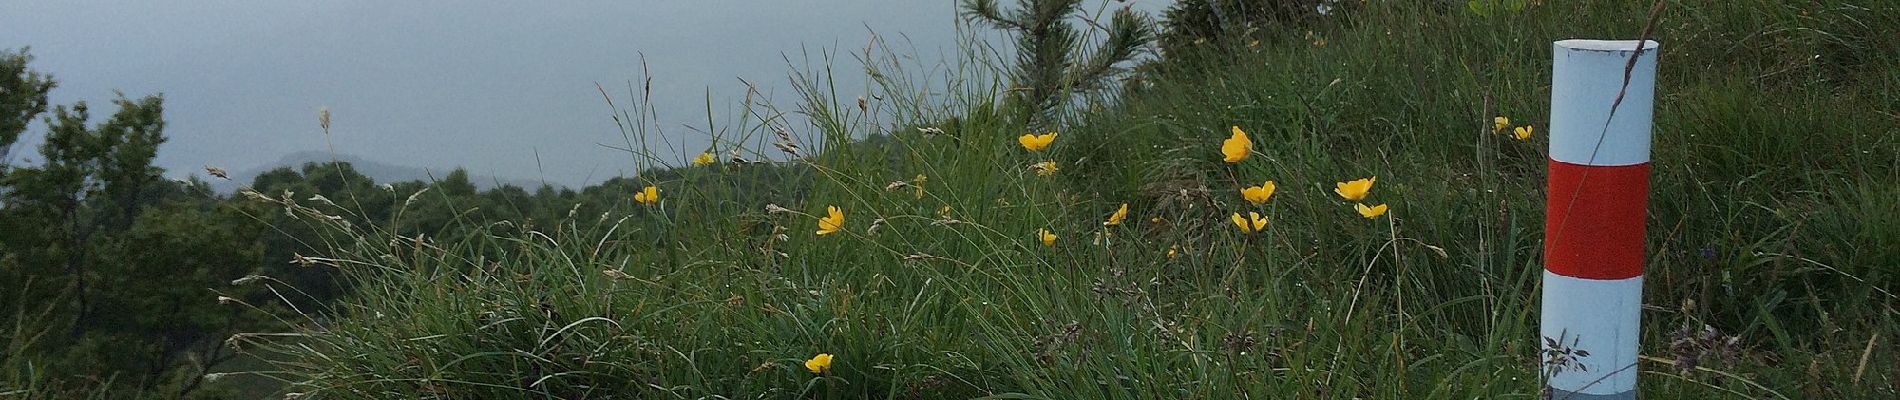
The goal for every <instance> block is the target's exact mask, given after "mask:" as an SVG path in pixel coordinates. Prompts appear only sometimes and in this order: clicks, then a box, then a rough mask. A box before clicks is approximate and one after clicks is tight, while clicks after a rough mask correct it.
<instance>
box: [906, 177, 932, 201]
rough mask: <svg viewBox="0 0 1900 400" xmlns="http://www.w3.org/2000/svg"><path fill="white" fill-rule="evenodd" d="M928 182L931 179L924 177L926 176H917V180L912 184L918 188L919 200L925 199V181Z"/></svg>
mask: <svg viewBox="0 0 1900 400" xmlns="http://www.w3.org/2000/svg"><path fill="white" fill-rule="evenodd" d="M927 180H930V177H928V176H924V174H917V179H915V180H912V181H911V183H910V185H911V186H912V187H916V188H917V198H919V199H921V198H924V181H927Z"/></svg>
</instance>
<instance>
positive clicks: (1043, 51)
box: [962, 0, 1154, 129]
mask: <svg viewBox="0 0 1900 400" xmlns="http://www.w3.org/2000/svg"><path fill="white" fill-rule="evenodd" d="M1081 5H1082V2H1081V0H1019V1H1018V2H1017V5H1016V9H1015V10H1013V11H1005V10H1003V9H1002V8H1001V7H1000V6H998V5H997V4H996V0H965V1H964V2H963V7H962V8H963V15H964V17H965V18H968V19H970V20H973V21H980V22H984V23H987V24H989V25H991V26H992V27H995V28H996V29H1001V30H1004V31H1008V32H1009V33H1010V34H1012V35H1014V36H1016V65H1015V66H1014V67H1013V69H1012V70H1011V74H1010V75H1011V76H1010V79H1011V80H1012V81H1013V82H1012V83H1013V85H1014V88H1012V91H1011V92H1012V93H1013V94H1014V95H1013V96H1012V97H1011V99H1012V101H1013V102H1014V104H1015V105H1017V106H1018V107H1020V109H1022V110H1024V111H1025V112H1026V115H1024V117H1025V118H1024V119H1025V121H1027V123H1028V125H1029V127H1030V128H1031V129H1046V128H1048V126H1046V125H1048V123H1049V117H1050V116H1051V114H1052V113H1053V112H1054V111H1055V110H1057V109H1058V108H1059V107H1061V106H1062V105H1063V104H1064V103H1065V102H1066V101H1068V99H1069V96H1070V95H1071V94H1075V93H1080V92H1087V91H1092V90H1097V89H1101V88H1103V87H1104V83H1106V81H1107V80H1108V78H1109V77H1110V76H1112V75H1113V74H1114V73H1116V72H1118V71H1120V70H1121V69H1120V68H1118V67H1117V65H1118V64H1121V63H1122V62H1126V61H1129V60H1132V59H1134V57H1135V55H1136V53H1137V52H1138V51H1139V50H1140V49H1141V46H1143V45H1146V44H1147V43H1148V42H1149V41H1152V40H1153V39H1154V28H1152V27H1151V26H1150V25H1151V23H1150V22H1149V21H1148V18H1147V17H1145V16H1143V15H1141V14H1139V13H1136V12H1135V11H1133V10H1130V9H1129V8H1127V7H1123V8H1120V9H1117V10H1116V11H1115V12H1114V14H1113V17H1111V18H1110V19H1109V24H1108V26H1107V27H1105V28H1104V29H1106V30H1107V37H1106V38H1105V39H1104V40H1103V41H1102V43H1099V44H1097V45H1095V46H1093V47H1092V48H1090V47H1086V45H1085V44H1084V43H1083V42H1082V39H1083V38H1082V34H1081V32H1079V31H1077V30H1076V28H1075V27H1074V26H1072V25H1071V24H1070V22H1069V18H1070V15H1071V14H1076V13H1079V12H1080V7H1081Z"/></svg>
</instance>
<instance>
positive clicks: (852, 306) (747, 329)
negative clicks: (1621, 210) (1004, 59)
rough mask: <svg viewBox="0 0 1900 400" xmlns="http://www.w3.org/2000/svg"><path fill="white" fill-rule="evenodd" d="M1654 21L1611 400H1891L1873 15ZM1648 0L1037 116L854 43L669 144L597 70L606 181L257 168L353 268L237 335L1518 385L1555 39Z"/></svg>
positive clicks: (612, 355) (1574, 6) (833, 374)
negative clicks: (343, 291) (370, 187)
mask: <svg viewBox="0 0 1900 400" xmlns="http://www.w3.org/2000/svg"><path fill="white" fill-rule="evenodd" d="M1396 3H1408V2H1396ZM1481 3H1482V4H1481ZM1502 3H1509V4H1502ZM1329 4H1331V3H1329ZM1510 4H1515V5H1516V6H1515V7H1513V6H1511V5H1510ZM1667 5H1668V7H1669V8H1668V9H1667V10H1668V11H1667V13H1666V14H1665V15H1664V18H1663V19H1662V21H1663V25H1662V26H1660V27H1659V28H1658V30H1657V33H1656V36H1657V39H1658V40H1660V41H1661V42H1662V43H1663V47H1662V50H1661V51H1662V54H1663V56H1662V60H1663V62H1662V68H1661V69H1662V76H1661V78H1660V81H1659V84H1658V88H1659V93H1658V96H1657V97H1658V98H1657V104H1658V110H1657V113H1656V114H1657V120H1656V128H1655V136H1656V139H1655V149H1656V151H1655V154H1654V169H1653V171H1654V172H1653V181H1652V182H1653V183H1652V191H1653V193H1654V195H1652V196H1651V204H1650V207H1649V213H1650V219H1649V223H1650V226H1649V231H1650V232H1652V233H1653V234H1652V235H1651V236H1652V237H1651V242H1650V246H1649V254H1650V255H1651V262H1650V263H1649V271H1648V274H1647V276H1646V278H1645V279H1646V293H1645V296H1646V297H1645V298H1646V304H1647V305H1646V308H1645V313H1644V316H1643V318H1644V321H1645V326H1644V329H1643V335H1644V339H1643V348H1642V352H1643V354H1644V355H1645V356H1646V357H1645V360H1646V361H1647V362H1645V363H1644V364H1642V365H1640V368H1641V369H1642V371H1643V375H1642V388H1641V390H1642V393H1643V394H1644V395H1645V396H1647V397H1654V398H1679V397H1680V398H1709V397H1723V396H1732V397H1744V398H1758V397H1766V398H1845V397H1861V398H1880V397H1891V396H1895V395H1896V392H1897V391H1900V375H1896V374H1897V373H1900V371H1897V370H1896V367H1895V366H1896V365H1900V355H1896V354H1900V353H1896V352H1894V351H1893V348H1894V345H1895V342H1894V340H1895V337H1896V335H1897V334H1900V321H1896V320H1895V317H1896V316H1897V315H1900V314H1896V312H1895V309H1894V307H1895V306H1896V305H1900V297H1896V295H1895V294H1894V293H1891V289H1889V288H1894V287H1900V285H1896V283H1900V277H1897V276H1895V274H1894V273H1893V271H1895V269H1894V268H1895V267H1897V266H1900V115H1895V114H1893V110H1897V109H1900V94H1896V93H1900V92H1897V91H1896V89H1900V66H1896V65H1893V64H1892V63H1891V61H1892V60H1896V59H1900V40H1896V39H1895V37H1894V36H1892V35H1891V34H1890V31H1889V28H1892V27H1895V26H1900V9H1896V8H1895V6H1894V5H1890V4H1886V3H1883V2H1876V1H1860V2H1854V1H1843V2H1820V3H1809V2H1801V3H1788V4H1778V3H1751V4H1746V5H1743V4H1731V3H1708V2H1670V3H1668V4H1667ZM1648 6H1649V4H1648V3H1647V2H1643V3H1638V2H1625V1H1592V2H1534V1H1533V2H1472V4H1471V6H1469V7H1441V6H1435V5H1412V4H1391V3H1388V2H1370V3H1365V4H1352V5H1340V6H1338V8H1336V9H1334V10H1332V11H1329V12H1327V13H1322V14H1321V15H1309V16H1307V17H1304V18H1299V19H1274V20H1269V21H1268V22H1265V23H1264V24H1265V25H1262V27H1260V28H1258V29H1216V30H1205V31H1206V32H1218V33H1215V34H1211V35H1210V36H1205V37H1200V38H1194V39H1180V38H1177V39H1176V41H1174V42H1171V43H1175V44H1177V45H1175V46H1171V47H1169V49H1170V50H1169V51H1170V52H1169V53H1168V54H1165V55H1163V57H1161V58H1159V59H1156V60H1152V61H1150V62H1149V63H1148V64H1145V65H1144V66H1143V67H1141V68H1139V69H1138V72H1137V73H1136V74H1135V75H1133V76H1132V77H1131V79H1129V80H1127V81H1126V82H1127V83H1126V84H1125V85H1123V89H1122V90H1121V91H1120V92H1119V93H1109V94H1104V95H1099V96H1091V97H1087V98H1083V99H1079V100H1076V101H1074V102H1069V103H1064V104H1063V107H1072V108H1073V109H1072V110H1069V111H1068V112H1061V113H1055V114H1054V115H1057V116H1059V121H1061V123H1059V124H1054V126H1055V127H1056V129H1055V130H1054V131H1055V133H1054V134H1049V133H1047V132H1026V128H1025V123H1026V122H1025V121H1024V117H1023V116H1024V115H1029V114H1035V113H1023V112H1018V111H1017V110H1007V109H1001V108H1005V107H1006V106H1008V104H1009V103H1008V102H1005V101H1003V100H1002V99H1004V98H1005V97H1007V93H1008V92H1010V91H1011V90H1015V87H1014V86H1013V85H1012V84H1010V83H1009V82H1006V81H1005V78H1004V77H1005V76H1007V75H1008V74H1007V73H1006V72H1004V71H1008V68H1005V67H1003V66H1002V65H1001V63H998V62H995V60H998V59H1000V58H999V57H996V56H995V55H994V54H993V53H991V52H988V51H987V50H986V49H987V48H986V47H983V46H980V45H974V44H972V45H968V46H965V50H966V53H965V54H964V57H963V58H962V59H961V60H959V62H958V64H955V65H951V66H947V67H944V68H942V69H940V70H936V71H935V74H934V75H933V77H932V78H931V79H927V80H922V81H910V80H905V79H906V78H903V77H905V76H912V75H909V74H906V73H904V71H901V70H902V69H903V68H904V67H906V66H904V65H901V64H900V63H899V61H898V60H900V59H901V58H899V57H895V56H890V55H888V52H886V51H884V49H883V48H882V47H879V46H872V47H869V48H866V49H865V50H864V51H863V52H862V53H860V54H854V55H853V56H854V57H855V58H856V59H857V61H859V63H860V64H862V65H863V66H864V69H863V70H861V71H853V73H857V72H862V73H863V75H864V76H865V77H866V79H868V80H870V81H871V82H873V83H874V84H873V85H871V87H872V89H870V91H869V92H868V93H839V92H838V91H837V90H836V89H835V86H834V85H833V84H832V83H833V82H834V81H835V79H839V78H836V77H834V72H835V71H833V70H832V69H830V68H831V67H830V66H831V65H832V64H831V62H832V61H833V58H835V57H838V54H833V53H826V54H821V56H820V60H819V61H818V62H819V63H821V64H820V65H819V66H816V67H811V66H807V67H806V68H804V69H802V70H801V71H802V72H800V73H798V74H796V75H795V76H794V81H795V84H796V87H797V89H798V91H799V93H800V94H801V95H802V99H801V101H800V102H799V103H798V105H797V107H796V109H794V110H789V111H788V110H780V109H778V108H777V107H775V106H773V105H770V104H763V103H755V102H748V103H746V104H745V105H744V108H743V109H741V110H739V112H738V115H739V117H738V118H732V119H731V121H733V122H732V124H731V126H728V127H726V128H722V129H712V128H713V127H710V126H709V127H708V129H707V132H714V134H713V136H714V138H713V139H714V141H715V143H717V144H716V145H715V146H714V148H710V149H703V153H702V152H701V151H699V150H700V149H690V150H689V151H686V152H683V153H682V154H680V155H679V157H677V159H674V158H666V154H668V153H667V152H664V151H657V150H656V146H654V145H653V144H652V143H653V142H652V141H655V140H658V141H659V142H662V143H663V142H664V138H660V137H658V136H657V133H654V132H649V131H647V130H646V128H645V127H646V126H649V125H650V124H649V123H647V122H648V120H649V119H650V118H651V117H652V115H651V109H650V108H648V107H646V106H645V104H648V103H649V102H651V101H654V100H652V99H648V98H645V97H644V96H643V95H642V94H641V93H640V92H638V91H635V90H633V89H629V90H628V92H629V93H627V96H626V97H625V98H622V99H621V100H619V102H620V103H621V104H616V106H615V107H616V109H617V110H620V111H619V113H618V114H617V115H616V116H615V118H616V120H617V121H620V122H622V126H623V129H624V131H625V133H626V134H627V137H628V143H627V148H626V149H627V150H628V151H629V153H630V154H632V155H633V156H634V157H633V159H634V162H635V163H637V164H639V165H640V166H642V167H644V168H646V171H647V172H646V173H643V174H642V175H640V176H637V177H633V178H629V179H626V180H624V181H618V182H620V183H617V185H618V186H616V187H613V188H612V189H611V190H616V191H618V193H620V194H621V195H622V196H624V197H622V198H620V199H619V200H617V201H614V202H611V203H607V204H601V203H585V202H578V201H577V202H572V203H563V204H564V205H566V206H567V207H566V209H567V210H568V212H566V213H565V215H551V216H543V217H541V219H533V218H527V217H523V218H518V219H509V218H484V217H481V216H480V215H477V214H473V209H472V208H471V207H458V206H457V204H456V203H455V202H454V201H453V199H454V197H451V194H450V193H446V191H435V192H427V191H425V190H424V188H422V187H408V188H403V189H401V190H395V189H391V190H389V191H390V192H392V193H394V194H392V195H382V196H381V197H377V198H376V200H373V201H376V202H383V203H387V204H390V205H391V206H390V207H391V208H393V209H395V210H397V211H396V214H397V215H401V214H402V213H404V212H405V211H404V210H406V209H408V207H409V206H411V205H414V204H419V203H420V202H422V201H427V200H426V199H429V198H431V197H434V198H438V199H442V202H443V204H444V205H445V206H446V207H449V208H448V209H449V210H452V211H454V212H450V213H449V214H446V215H447V216H445V217H444V218H447V222H446V228H444V229H443V230H442V231H436V232H417V231H415V230H413V229H408V228H406V227H405V226H404V225H403V224H404V220H403V219H400V218H391V219H390V220H389V222H382V223H372V224H362V223H346V222H339V221H348V220H351V218H344V217H342V216H340V214H347V213H349V211H348V209H349V208H350V207H348V206H347V205H349V204H352V203H354V201H344V200H343V199H345V198H352V199H354V198H355V197H346V196H358V195H361V194H360V193H358V194H352V193H347V192H346V193H343V194H341V195H330V197H328V198H326V200H334V201H333V202H319V203H318V204H310V203H311V202H309V201H307V200H306V201H304V202H303V203H299V199H297V198H295V197H291V196H289V195H273V194H270V193H257V192H253V194H251V195H250V197H251V198H252V199H253V201H257V202H262V203H265V204H269V205H273V206H276V207H282V208H283V209H284V210H285V212H286V213H288V214H289V215H292V216H293V217H294V218H295V219H293V220H291V221H289V223H291V224H304V225H306V226H311V227H316V228H319V230H322V231H324V232H328V233H327V234H326V235H327V236H325V237H326V238H327V239H328V240H325V241H320V242H315V243H312V244H313V247H318V248H319V250H320V251H321V253H320V254H319V255H309V256H304V255H299V256H297V257H296V260H297V261H298V262H300V263H303V264H306V265H309V266H311V267H312V268H331V269H335V270H337V271H341V274H342V275H343V276H345V277H346V279H347V280H348V281H349V282H350V285H348V286H350V287H353V288H355V289H354V290H355V293H354V295H353V296H352V297H350V298H348V299H345V300H343V301H342V302H341V303H338V305H336V306H334V307H333V310H331V311H329V312H310V313H303V314H299V315H300V316H301V317H300V318H302V320H294V321H286V324H289V325H292V326H295V327H296V329H295V330H293V331H290V332H287V333H274V334H265V333H258V334H240V335H238V336H237V337H236V338H235V340H234V342H236V343H237V345H238V346H239V348H240V349H243V350H244V351H247V352H249V353H250V354H257V355H258V357H259V358H261V359H264V360H271V361H272V362H273V363H274V365H275V366H276V367H277V369H275V370H272V371H264V372H255V373H254V374H258V375H263V376H268V377H271V378H273V379H280V380H283V381H284V382H286V383H288V384H289V385H290V386H289V389H288V390H290V391H292V392H295V393H297V394H298V395H299V396H314V397H334V398H390V397H398V398H411V397H430V398H583V397H594V398H600V397H631V398H658V397H668V398H973V397H985V396H988V397H989V398H1049V399H1069V398H1103V399H1108V398H1208V399H1228V398H1286V397H1296V398H1367V397H1373V398H1393V397H1432V398H1536V397H1539V396H1540V390H1541V387H1542V385H1541V380H1542V376H1543V372H1544V371H1545V365H1544V363H1545V362H1547V361H1548V360H1545V359H1543V358H1541V356H1540V354H1539V352H1538V349H1539V346H1538V343H1539V342H1538V341H1539V340H1540V338H1539V337H1538V334H1537V328H1536V327H1537V323H1538V307H1539V300H1538V297H1537V294H1538V287H1537V285H1538V284H1539V282H1540V279H1539V278H1540V277H1541V272H1540V271H1541V269H1542V268H1541V262H1540V261H1539V254H1540V253H1541V250H1540V249H1541V237H1542V230H1541V226H1542V204H1541V199H1543V198H1544V194H1543V176H1542V172H1541V171H1543V168H1544V165H1545V162H1546V157H1545V151H1544V142H1543V141H1542V139H1543V136H1542V135H1543V133H1544V129H1543V128H1544V125H1542V124H1541V120H1542V119H1543V118H1544V116H1545V115H1546V113H1547V109H1548V90H1547V88H1548V82H1549V73H1548V72H1547V71H1549V58H1550V57H1549V51H1550V43H1551V41H1553V40H1558V39H1564V38H1573V37H1596V38H1630V37H1633V36H1635V35H1637V34H1638V33H1639V32H1640V31H1641V29H1642V25H1643V23H1644V21H1645V19H1646V17H1647V14H1646V13H1644V12H1643V11H1646V10H1648V9H1649V7H1648ZM1098 34H1099V33H1098ZM911 67H913V68H914V67H915V66H911ZM603 94H605V90H603ZM1098 94H1099V93H1098ZM614 98H615V97H613V96H609V97H608V99H609V101H615V100H613V99H614ZM854 100H855V101H854ZM709 114H711V112H710V110H709ZM795 117H796V118H795ZM1497 117H1505V118H1508V119H1509V121H1502V120H1500V119H1498V118H1497ZM709 119H710V118H709ZM708 123H709V124H711V123H712V122H711V121H709V122H708ZM1523 127H1528V128H1523ZM1520 128H1522V129H1521V130H1522V133H1518V132H1519V131H1520ZM1242 131H1244V132H1245V133H1244V135H1245V136H1246V137H1247V138H1248V139H1250V140H1249V141H1250V142H1251V145H1245V146H1243V145H1241V144H1238V143H1239V142H1238V141H1236V138H1237V137H1238V136H1240V135H1242V134H1241V133H1239V132H1242ZM1025 133H1031V134H1030V135H1024V134H1025ZM1045 135H1046V136H1045ZM1375 177H1376V179H1375ZM1360 179H1365V180H1366V181H1364V182H1363V183H1358V184H1352V182H1353V181H1356V180H1360ZM649 186H650V187H652V190H647V189H646V188H647V187H649ZM1249 188H1254V189H1251V190H1250V191H1246V192H1243V190H1244V189H1249ZM602 190H608V189H602ZM405 196H406V199H405ZM1342 197H1345V198H1342ZM338 204H342V205H338ZM1124 205H1125V206H1126V208H1125V210H1126V212H1125V214H1124V213H1123V212H1122V211H1118V210H1124V208H1123V206H1124ZM1361 207H1363V208H1361ZM834 209H835V210H836V211H833V210H834ZM462 211H468V212H466V213H465V212H462ZM1251 214H1258V216H1259V217H1258V218H1255V217H1253V216H1252V215H1251ZM1236 220H1240V222H1239V223H1238V224H1239V225H1244V227H1241V226H1237V223H1236ZM256 283H257V284H266V285H268V284H272V283H270V282H263V281H260V282H256ZM821 355H822V357H821Z"/></svg>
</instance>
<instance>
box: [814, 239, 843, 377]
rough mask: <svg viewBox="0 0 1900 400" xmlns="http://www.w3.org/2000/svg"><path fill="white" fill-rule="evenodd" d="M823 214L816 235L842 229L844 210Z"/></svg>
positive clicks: (827, 358) (829, 358)
mask: <svg viewBox="0 0 1900 400" xmlns="http://www.w3.org/2000/svg"><path fill="white" fill-rule="evenodd" d="M825 214H826V216H825V217H824V218H819V219H818V234H820V235H829V234H831V233H833V232H837V231H838V230H841V229H844V210H840V209H838V206H825ZM825 360H826V361H830V360H831V357H829V356H826V357H825Z"/></svg>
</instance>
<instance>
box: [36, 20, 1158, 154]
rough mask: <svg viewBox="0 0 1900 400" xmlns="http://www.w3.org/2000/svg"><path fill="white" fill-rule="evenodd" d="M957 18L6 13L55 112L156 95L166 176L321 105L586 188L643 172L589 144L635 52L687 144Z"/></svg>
mask: <svg viewBox="0 0 1900 400" xmlns="http://www.w3.org/2000/svg"><path fill="white" fill-rule="evenodd" d="M1004 3H1012V2H1007V1H1006V2H1004ZM1151 3H1160V2H1151ZM1143 8H1150V9H1157V8H1160V6H1159V5H1153V4H1150V5H1147V7H1143ZM955 18H956V16H955V9H954V2H953V1H950V0H941V1H939V0H930V1H892V0H823V1H818V0H810V1H793V0H753V1H744V0H676V1H562V2H523V1H388V0H337V1H255V0H208V1H131V0H57V1H54V0H5V1H3V2H0V48H18V47H22V46H31V47H32V48H33V50H32V54H33V55H34V56H35V57H36V61H35V62H34V64H33V66H34V68H36V69H39V70H41V71H45V72H49V73H51V74H53V75H54V77H55V78H56V79H58V80H59V82H60V87H59V88H58V89H55V90H54V92H53V102H54V103H55V104H70V103H72V102H74V101H77V100H86V101H88V102H91V103H94V104H104V103H106V102H107V101H109V100H111V99H112V91H113V90H115V89H116V90H120V91H123V92H125V93H126V94H127V95H128V96H134V97H136V96H143V95H145V94H150V93H164V95H165V97H166V120H167V122H168V123H169V125H168V127H167V128H166V133H167V135H168V136H169V137H170V142H168V143H166V144H165V146H164V147H162V148H161V150H160V153H159V158H158V163H159V165H160V166H161V167H164V168H166V169H167V170H168V171H169V172H168V174H167V175H171V176H182V175H183V174H187V173H193V172H198V171H201V168H202V167H203V166H205V165H218V166H223V167H225V168H227V169H232V170H241V169H250V168H257V167H261V166H265V165H267V164H269V163H271V162H273V161H276V160H278V159H279V158H280V157H282V156H283V155H285V154H288V153H292V152H296V151H303V150H321V149H324V148H325V146H326V145H325V141H324V137H323V135H322V133H321V132H322V131H321V130H320V129H319V128H318V126H317V122H316V110H317V108H318V107H320V106H328V107H330V109H331V112H332V114H333V117H332V120H333V121H332V126H331V133H332V139H333V140H334V143H335V147H336V150H337V151H338V152H340V153H349V154H355V155H359V156H362V157H364V158H366V159H370V160H375V161H381V162H386V163H392V164H401V165H411V166H422V167H431V168H448V167H453V166H465V167H468V168H469V169H470V170H471V171H472V172H475V173H478V174H484V175H493V176H498V177H503V178H525V179H545V180H547V181H549V182H557V183H565V184H568V185H577V184H584V183H592V182H598V181H600V180H602V179H605V178H607V177H611V176H615V175H622V174H630V173H632V172H633V171H632V168H631V167H630V165H631V163H630V160H629V159H628V156H626V155H625V154H622V153H618V152H616V151H613V150H610V149H606V148H603V147H600V146H598V145H597V144H599V143H609V144H614V143H622V142H623V140H622V139H621V136H620V134H619V131H618V130H617V128H616V127H615V126H614V124H613V122H612V120H611V119H609V117H608V109H607V106H606V105H605V104H604V103H603V102H602V100H601V99H600V95H599V94H598V92H596V91H595V88H594V84H595V82H599V83H601V84H603V85H606V86H607V87H608V88H609V89H610V92H614V91H613V90H612V88H614V87H620V88H621V90H620V91H619V92H615V93H616V95H624V93H622V92H624V90H625V85H626V83H627V82H628V81H629V80H638V79H641V78H642V75H641V72H640V54H641V53H644V54H645V56H646V60H647V64H648V66H649V68H650V69H651V71H652V74H653V76H654V86H655V97H656V100H657V101H656V105H657V108H658V111H659V112H660V113H661V121H662V123H663V124H662V126H663V127H665V128H667V129H668V133H669V135H671V136H673V137H675V138H682V137H688V136H694V135H692V134H691V133H690V132H688V131H687V130H685V129H682V128H679V127H680V126H681V125H682V124H688V125H693V126H697V127H703V126H704V125H705V120H706V116H705V112H704V109H705V102H706V100H705V95H706V91H707V90H710V91H711V93H712V97H713V102H714V112H715V114H716V115H717V114H725V113H727V111H728V110H729V106H731V105H732V104H733V103H735V102H737V101H738V100H737V99H739V98H740V97H742V96H743V94H744V87H743V86H742V85H741V84H740V83H739V82H738V81H737V80H736V79H734V78H736V77H741V78H745V79H747V80H749V81H753V82H757V83H760V84H761V85H762V90H765V91H767V92H768V93H771V94H772V95H773V98H774V99H775V100H778V101H779V102H781V103H789V102H790V101H791V100H792V99H793V97H794V96H793V93H792V92H791V91H790V89H789V87H788V86H787V85H786V84H785V83H784V82H785V76H786V74H787V73H788V72H789V69H788V67H787V65H786V63H785V61H784V58H783V56H782V54H787V53H789V54H793V55H794V59H796V54H797V53H798V52H799V51H800V49H801V47H803V48H808V49H813V50H814V51H815V50H817V49H821V48H829V49H838V48H844V49H856V48H859V47H862V46H863V45H864V43H865V42H866V40H867V39H868V38H869V37H870V32H872V31H876V32H877V33H879V34H880V35H882V36H884V37H886V38H887V39H890V38H894V37H897V36H898V34H900V33H901V34H902V35H903V36H906V37H908V38H909V43H910V44H909V45H905V46H906V47H909V46H911V45H914V49H915V51H916V52H917V53H919V54H918V57H919V58H920V59H922V60H924V61H925V62H935V61H936V59H937V58H938V55H939V54H949V53H953V52H954V49H955V45H956V43H955V38H956V33H955ZM893 41H896V40H895V39H893ZM900 44H901V43H900ZM840 63H846V64H847V65H839V66H840V67H845V68H856V67H857V65H855V61H852V60H851V59H849V58H848V57H847V58H844V59H843V60H842V61H840ZM847 78H848V80H850V81H852V82H856V81H857V78H856V77H847ZM787 105H789V104H787ZM94 110H95V113H104V112H110V111H109V110H110V108H109V107H94ZM717 116H718V119H719V120H722V121H723V120H724V118H726V117H725V116H724V115H717ZM101 117H102V116H101ZM38 132H41V130H40V129H37V128H36V129H33V130H31V131H29V135H32V136H35V138H33V139H29V140H30V142H29V143H27V144H25V146H37V140H36V139H37V138H36V136H37V134H38ZM699 143H703V141H701V142H699ZM16 151H18V152H19V153H32V152H34V150H32V148H31V147H22V148H18V149H16ZM537 151H538V152H539V154H540V165H539V166H537V165H536V159H535V154H536V152H537ZM16 156H26V154H18V155H16Z"/></svg>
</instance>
